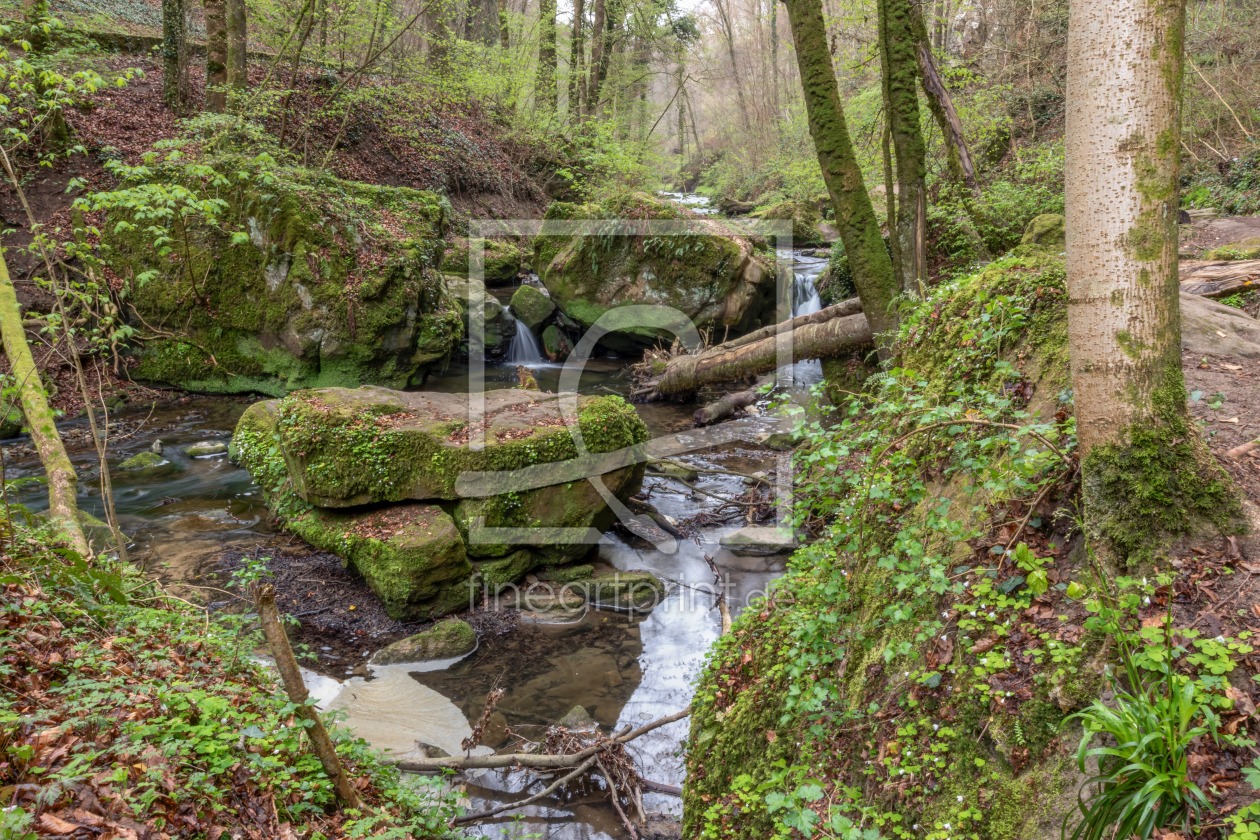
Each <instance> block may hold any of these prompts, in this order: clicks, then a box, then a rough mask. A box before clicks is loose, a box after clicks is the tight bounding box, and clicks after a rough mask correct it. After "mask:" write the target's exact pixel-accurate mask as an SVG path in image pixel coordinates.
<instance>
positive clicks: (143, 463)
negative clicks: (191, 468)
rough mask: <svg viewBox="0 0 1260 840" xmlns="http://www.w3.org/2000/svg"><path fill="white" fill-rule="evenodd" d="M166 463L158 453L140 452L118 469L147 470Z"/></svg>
mask: <svg viewBox="0 0 1260 840" xmlns="http://www.w3.org/2000/svg"><path fill="white" fill-rule="evenodd" d="M164 463H166V461H165V459H163V458H162V456H161V455H158V454H157V453H156V452H140V453H137V454H135V455H132V456H131V457H130V458H128V459H127V460H125V461H123V462H122V463H121V464H119V465H118V469H120V470H147V469H148V468H149V467H156V466H159V465H161V464H164Z"/></svg>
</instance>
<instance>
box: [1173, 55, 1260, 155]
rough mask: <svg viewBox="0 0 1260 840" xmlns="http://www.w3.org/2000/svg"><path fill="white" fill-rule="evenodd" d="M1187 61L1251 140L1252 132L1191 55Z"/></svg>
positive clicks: (1187, 57)
mask: <svg viewBox="0 0 1260 840" xmlns="http://www.w3.org/2000/svg"><path fill="white" fill-rule="evenodd" d="M1186 61H1187V62H1189V64H1190V66H1191V67H1192V68H1194V72H1196V73H1198V74H1199V78H1200V79H1202V80H1203V84H1205V85H1207V86H1208V87H1209V88H1212V93H1215V94H1216V98H1217V99H1219V100H1221V104H1222V105H1224V106H1225V109H1226V110H1227V111H1229V115H1230V116H1231V117H1233V118H1234V122H1236V123H1238V128H1239V129H1241V131H1242V133H1243V134H1245V135H1247V139H1248V140H1250V139H1251V132H1250V131H1248V130H1247V129H1245V128H1243V124H1242V120H1240V119H1238V115H1237V114H1235V113H1234V109H1233V108H1231V107H1230V106H1229V103H1228V102H1226V101H1225V97H1223V96H1221V92H1220V91H1218V90H1217V89H1216V88H1215V87H1212V83H1211V82H1209V81H1208V80H1207V76H1204V75H1203V71H1202V70H1200V69H1199V65H1197V64H1195V63H1194V60H1193V59H1192V58H1190V56H1189V55H1186ZM1208 148H1211V147H1210V146H1209V147H1208Z"/></svg>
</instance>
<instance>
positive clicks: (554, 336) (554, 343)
mask: <svg viewBox="0 0 1260 840" xmlns="http://www.w3.org/2000/svg"><path fill="white" fill-rule="evenodd" d="M542 345H543V350H544V351H546V353H547V358H548V359H551V361H553V362H562V361H564V360H565V359H566V358H568V355H569V354H570V353H572V352H573V345H572V344H571V343H570V342H569V337H568V336H567V335H565V334H564V333H563V332H561V331H560V330H559V329H558V328H557V327H556V325H555V324H549V325H548V326H547V329H545V330H543V332H542Z"/></svg>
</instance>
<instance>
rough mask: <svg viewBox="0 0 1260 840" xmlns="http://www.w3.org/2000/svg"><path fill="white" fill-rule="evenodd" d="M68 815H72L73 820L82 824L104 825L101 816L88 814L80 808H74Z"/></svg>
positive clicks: (95, 826) (97, 826) (94, 826)
mask: <svg viewBox="0 0 1260 840" xmlns="http://www.w3.org/2000/svg"><path fill="white" fill-rule="evenodd" d="M70 816H72V817H74V819H75V822H78V823H81V824H83V825H90V826H92V827H93V828H99V827H100V826H103V825H105V819H104V818H103V817H98V816H97V815H96V814H89V813H88V812H87V811H84V810H83V809H82V808H75V809H74V813H73V814H71V815H70Z"/></svg>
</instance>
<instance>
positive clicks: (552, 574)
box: [537, 565, 595, 583]
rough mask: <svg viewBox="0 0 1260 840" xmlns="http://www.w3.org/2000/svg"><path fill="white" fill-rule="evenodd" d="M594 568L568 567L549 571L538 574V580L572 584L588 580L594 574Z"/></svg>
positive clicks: (585, 566) (583, 566) (584, 566)
mask: <svg viewBox="0 0 1260 840" xmlns="http://www.w3.org/2000/svg"><path fill="white" fill-rule="evenodd" d="M594 571H595V570H594V567H592V566H587V565H582V566H568V567H566V568H563V569H548V570H546V571H541V572H539V573H538V575H537V577H538V580H540V581H543V582H545V583H571V582H572V581H575V580H587V579H589V578H590V577H591V575H592V574H593V573H594Z"/></svg>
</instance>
